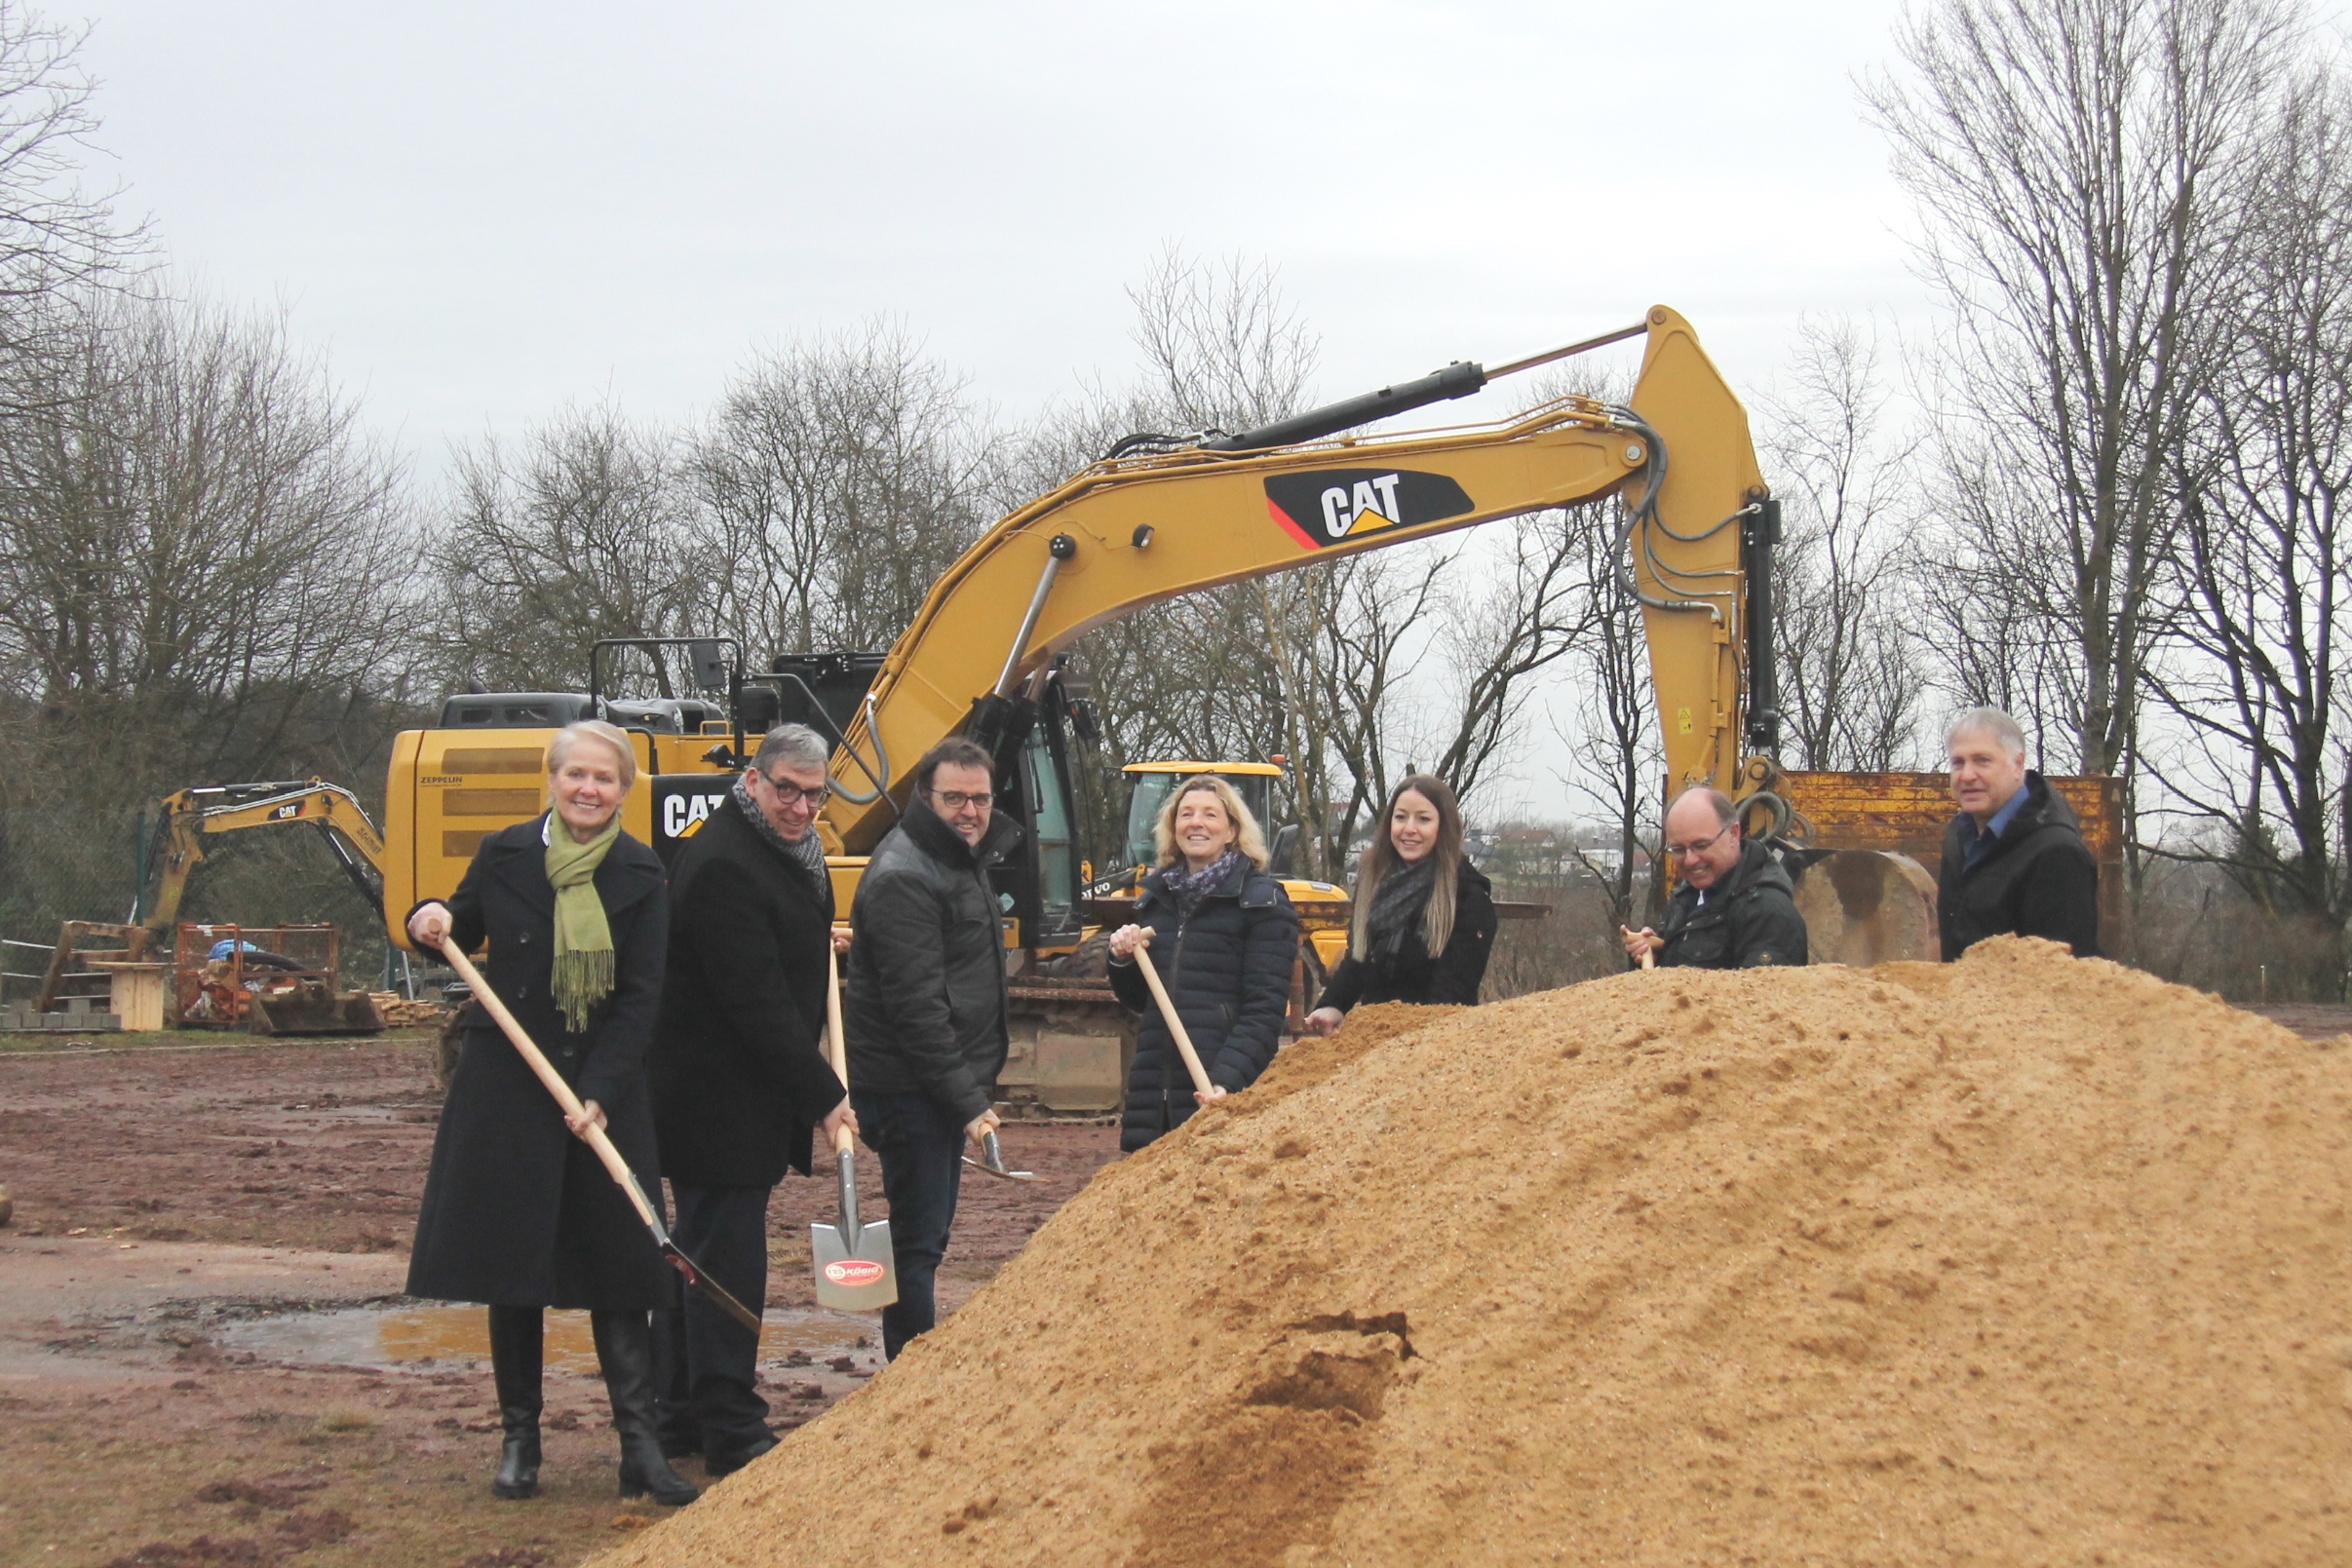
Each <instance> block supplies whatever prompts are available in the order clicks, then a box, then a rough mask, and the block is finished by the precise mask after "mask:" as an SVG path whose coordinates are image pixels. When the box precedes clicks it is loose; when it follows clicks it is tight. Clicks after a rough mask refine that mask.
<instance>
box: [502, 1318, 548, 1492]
mask: <svg viewBox="0 0 2352 1568" xmlns="http://www.w3.org/2000/svg"><path fill="white" fill-rule="evenodd" d="M541 1326H542V1325H541V1321H540V1313H539V1309H538V1308H536V1307H492V1308H491V1309H490V1376H491V1380H492V1381H493V1382H495V1383H496V1384H497V1386H498V1419H499V1422H500V1423H501V1424H502V1425H503V1426H504V1427H505V1428H506V1446H505V1447H504V1448H502V1449H500V1450H499V1453H498V1475H497V1478H496V1479H495V1480H493V1481H491V1482H490V1490H491V1491H492V1492H494V1493H496V1494H497V1495H498V1496H500V1497H503V1498H508V1499H517V1498H525V1497H537V1496H538V1495H539V1362H540V1354H541V1348H542V1344H543V1341H542V1339H541Z"/></svg>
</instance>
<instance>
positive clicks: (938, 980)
mask: <svg viewBox="0 0 2352 1568" xmlns="http://www.w3.org/2000/svg"><path fill="white" fill-rule="evenodd" d="M993 777H994V775H993V769H992V768H991V765H990V763H989V759H988V753H987V752H985V751H983V750H982V749H981V748H980V747H979V746H976V745H974V744H973V743H972V742H970V741H967V740H963V739H961V738H958V739H955V740H948V741H942V742H941V743H940V744H939V745H938V746H933V747H932V748H931V749H930V750H929V751H927V752H925V753H924V754H923V756H922V759H921V760H920V761H918V762H916V763H915V765H914V787H913V788H912V789H911V790H910V791H909V792H908V794H907V797H906V811H905V813H904V814H902V815H901V817H900V819H899V824H898V825H897V826H896V827H893V828H892V829H891V830H890V831H889V832H888V833H886V834H884V835H883V837H882V842H881V843H879V844H877V845H875V846H874V852H873V859H872V860H868V862H867V864H866V873H865V875H864V876H862V877H860V878H859V880H858V898H857V901H856V902H855V903H854V904H853V905H851V908H850V916H849V918H850V929H851V931H852V932H853V933H854V934H855V936H856V940H855V941H853V942H852V943H851V944H850V949H849V993H848V995H847V997H846V998H844V1001H843V1007H844V1013H845V1015H844V1018H843V1022H842V1026H843V1027H844V1028H845V1029H846V1030H847V1031H848V1034H849V1083H850V1097H851V1100H852V1102H853V1103H854V1104H855V1105H856V1106H857V1108H858V1120H859V1123H860V1124H861V1126H862V1128H863V1132H862V1136H863V1137H864V1139H865V1141H866V1145H867V1147H868V1148H870V1149H872V1150H873V1151H874V1153H875V1154H877V1155H879V1156H880V1157H881V1162H882V1195H883V1196H884V1197H885V1198H887V1199H889V1200H890V1243H891V1251H892V1255H893V1262H894V1263H895V1264H896V1265H897V1268H898V1276H899V1299H898V1300H897V1301H896V1302H895V1303H893V1304H892V1305H890V1306H887V1307H885V1308H883V1309H882V1350H883V1354H885V1355H887V1356H889V1357H890V1358H892V1359H894V1360H895V1359H896V1358H898V1354H899V1352H900V1351H902V1350H904V1349H906V1342H907V1341H908V1340H910V1339H912V1338H914V1337H915V1336H916V1335H917V1334H920V1333H924V1332H926V1331H928V1330H929V1329H930V1327H931V1326H932V1324H933V1323H934V1322H935V1321H937V1320H938V1311H937V1308H936V1306H935V1304H934V1300H933V1295H932V1281H933V1279H934V1278H935V1277H936V1276H937V1275H938V1273H939V1266H940V1260H941V1259H942V1258H943V1257H945V1255H946V1252H947V1232H948V1229H949V1227H950V1226H952V1225H953V1224H954V1223H955V1205H956V1199H957V1197H958V1195H959V1194H960V1193H961V1192H962V1183H963V1158H962V1157H963V1145H964V1142H965V1140H966V1139H970V1140H971V1141H972V1142H974V1143H978V1142H979V1141H980V1140H981V1138H982V1136H983V1134H985V1133H986V1132H988V1131H990V1130H991V1129H993V1128H995V1126H996V1112H995V1110H994V1109H993V1108H992V1107H993V1105H994V1102H995V1097H996V1095H995V1089H996V1075H997V1074H998V1073H999V1072H1001V1071H1002V1070H1003V1069H1004V1064H1005V1050H1006V1044H1007V1035H1006V1032H1005V946H1004V936H1003V928H1002V926H1001V925H1000V924H999V923H998V922H999V918H1000V914H1001V911H1000V909H999V907H998V903H997V898H996V892H995V889H994V888H993V887H991V886H990V885H989V882H988V870H989V867H991V866H993V865H994V864H995V863H996V862H997V861H998V860H1001V859H1002V858H1003V857H1004V855H1005V852H1006V851H1007V850H1009V849H1011V848H1012V847H1013V845H1014V844H1015V843H1017V842H1018V841H1019V840H1020V837H1021V829H1020V828H1019V827H1018V826H1017V825H1015V823H1014V822H1013V821H1012V819H1011V818H1009V817H999V816H997V815H996V811H995V805H996V786H995V784H994V782H993Z"/></svg>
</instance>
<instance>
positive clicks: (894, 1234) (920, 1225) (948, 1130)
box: [849, 1090, 964, 1360]
mask: <svg viewBox="0 0 2352 1568" xmlns="http://www.w3.org/2000/svg"><path fill="white" fill-rule="evenodd" d="M849 1099H850V1104H851V1105H852V1106H853V1107H854V1108H855V1109H856V1111H857V1113H858V1129H859V1137H860V1138H861V1140H862V1141H863V1142H864V1143H865V1144H866V1146H867V1147H868V1148H869V1149H871V1150H872V1151H873V1152H874V1153H875V1154H876V1155H877V1156H878V1157H880V1159H881V1162H882V1196H883V1197H884V1198H885V1199H887V1200H888V1201H889V1203H890V1250H891V1262H892V1264H893V1266H894V1267H896V1268H897V1270H898V1274H899V1299H898V1300H897V1301H896V1302H894V1303H892V1304H891V1305H890V1306H887V1307H884V1308H883V1309H882V1354H883V1355H885V1356H887V1357H889V1358H891V1359H892V1360H896V1359H898V1355H899V1352H900V1351H902V1350H904V1349H906V1342H907V1341H908V1340H910V1339H912V1338H914V1336H915V1335H917V1334H920V1333H924V1332H926V1331H928V1330H929V1329H930V1327H931V1325H932V1324H934V1323H936V1322H938V1321H939V1304H938V1300H937V1298H936V1297H935V1296H934V1294H933V1292H932V1281H934V1279H936V1278H937V1276H938V1274H939V1272H940V1260H941V1259H942V1258H944V1257H945V1256H946V1255H947V1231H948V1228H949V1227H950V1226H952V1225H953V1224H954V1223H955V1201H956V1199H957V1198H958V1197H959V1196H960V1195H961V1194H962V1192H963V1186H964V1126H963V1124H962V1123H961V1122H958V1121H956V1120H955V1113H954V1112H952V1111H948V1110H945V1109H943V1108H942V1107H941V1106H940V1104H939V1102H938V1101H936V1100H934V1099H932V1098H931V1096H930V1095H928V1094H868V1093H866V1092H864V1091H862V1090H851V1091H850V1096H849Z"/></svg>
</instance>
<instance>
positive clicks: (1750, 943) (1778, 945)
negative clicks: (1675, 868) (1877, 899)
mask: <svg viewBox="0 0 2352 1568" xmlns="http://www.w3.org/2000/svg"><path fill="white" fill-rule="evenodd" d="M1795 892H1796V889H1795V885H1794V884H1793V883H1792V882H1791V881H1790V880H1789V873H1788V872H1786V871H1784V870H1782V869H1781V866H1780V862H1779V861H1778V860H1774V859H1773V858H1772V857H1771V856H1770V855H1768V854H1766V853H1765V851H1764V846H1763V845H1762V844H1760V843H1758V842H1757V841H1755V840H1754V839H1750V840H1748V841H1747V842H1746V843H1745V844H1744V845H1742V846H1741V848H1740V863H1739V864H1737V865H1735V866H1733V867H1732V868H1731V875H1729V876H1728V877H1725V878H1724V879H1723V880H1722V881H1721V882H1719V883H1717V884H1716V886H1715V887H1713V888H1710V889H1709V890H1708V894H1707V901H1706V903H1704V904H1702V903H1700V902H1699V890H1698V889H1696V888H1694V887H1691V886H1690V885H1689V884H1688V883H1685V884H1683V885H1682V886H1681V887H1678V888H1677V889H1676V890H1675V896H1674V898H1672V899H1669V900H1668V901H1667V905H1666V924H1665V925H1663V926H1661V927H1659V928H1658V935H1659V936H1661V937H1665V938H1666V945H1665V946H1664V947H1661V948H1659V949H1658V966H1659V968H1661V969H1763V968H1766V967H1768V966H1771V965H1775V964H1802V963H1804V962H1806V960H1807V948H1806V945H1805V917H1804V916H1802V915H1800V914H1798V913H1797V912H1796V899H1795Z"/></svg>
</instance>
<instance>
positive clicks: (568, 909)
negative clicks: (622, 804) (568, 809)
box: [547, 811, 621, 1034]
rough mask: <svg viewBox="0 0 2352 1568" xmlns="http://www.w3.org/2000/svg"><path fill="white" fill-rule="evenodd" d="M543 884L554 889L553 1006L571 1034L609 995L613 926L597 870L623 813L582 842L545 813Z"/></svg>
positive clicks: (616, 834) (617, 834)
mask: <svg viewBox="0 0 2352 1568" xmlns="http://www.w3.org/2000/svg"><path fill="white" fill-rule="evenodd" d="M549 817H550V819H551V820H550V822H549V823H548V831H547V880H548V881H549V882H551V883H553V884H554V885H555V889H556V974H555V990H556V1006H558V1007H559V1008H561V1009H562V1010H563V1026H564V1028H566V1029H568V1030H570V1031H571V1032H572V1033H573V1034H578V1033H580V1032H581V1031H582V1030H584V1029H586V1028H587V1027H588V1011H589V1009H591V1008H593V1007H595V1006H596V1005H597V1004H598V1002H601V1001H603V1000H604V999H605V998H606V997H608V996H610V995H612V926H611V924H610V923H609V922H607V921H606V920H605V918H604V901H603V900H602V899H598V897H597V885H596V876H597V867H598V866H599V865H602V864H603V863H604V852H605V851H607V850H609V849H611V848H612V845H613V840H615V839H617V838H619V837H620V836H621V814H620V813H619V812H617V811H616V812H614V813H613V814H612V821H611V822H606V823H605V824H604V830H603V831H602V832H600V833H598V835H597V836H596V837H594V838H592V839H590V840H589V841H588V842H587V843H585V844H582V843H578V842H576V841H574V840H573V838H572V836H571V829H569V828H567V827H565V826H564V825H563V819H562V818H560V817H557V816H555V814H554V813H552V812H551V813H549Z"/></svg>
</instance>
